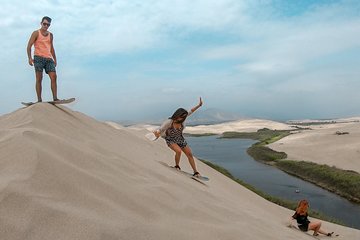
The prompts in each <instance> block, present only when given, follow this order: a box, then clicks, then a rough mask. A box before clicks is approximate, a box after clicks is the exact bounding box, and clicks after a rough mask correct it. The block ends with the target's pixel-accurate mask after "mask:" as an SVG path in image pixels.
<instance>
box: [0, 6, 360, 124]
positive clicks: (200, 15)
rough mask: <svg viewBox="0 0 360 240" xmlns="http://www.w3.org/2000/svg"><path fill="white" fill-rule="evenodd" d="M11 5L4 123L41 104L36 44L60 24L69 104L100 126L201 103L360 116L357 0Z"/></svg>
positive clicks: (240, 109) (301, 115)
mask: <svg viewBox="0 0 360 240" xmlns="http://www.w3.org/2000/svg"><path fill="white" fill-rule="evenodd" d="M0 2H1V8H0V16H1V18H0V32H1V36H2V41H0V49H1V55H0V63H1V64H0V72H1V75H0V115H3V114H6V113H10V112H13V111H15V110H17V109H19V108H20V107H21V104H20V102H22V101H26V102H27V101H35V100H36V93H35V87H34V85H35V74H34V68H33V67H31V66H30V65H29V64H28V59H27V54H26V46H27V42H28V40H29V37H30V35H31V33H32V32H33V31H35V30H37V29H39V28H40V21H41V18H42V17H43V16H50V17H51V18H52V19H53V21H52V23H51V26H50V28H49V31H50V32H52V33H53V34H54V47H55V50H56V55H57V61H58V66H57V74H58V95H59V97H60V98H70V97H75V98H76V101H75V103H73V104H72V105H70V107H71V108H72V109H74V110H76V111H81V112H83V113H85V114H87V115H90V116H92V117H95V118H97V119H99V120H111V121H124V120H126V121H146V120H149V119H161V118H164V117H168V116H170V115H171V114H172V113H173V112H174V111H175V110H176V109H177V108H178V107H184V108H190V107H192V106H195V105H196V104H197V103H198V101H199V97H200V96H201V97H202V99H203V102H204V105H203V107H202V109H203V110H205V109H212V108H215V109H220V110H223V111H227V112H232V113H236V114H240V115H241V116H246V117H254V118H264V119H273V120H289V119H327V118H337V117H351V116H360V104H359V103H360V94H359V90H360V67H359V66H360V41H359V39H360V1H357V0H344V1H332V0H287V1H285V0H131V1H130V0H127V1H125V0H118V1H115V0H114V1H109V0H101V1H100V0H99V1H96V0H92V1H90V0H89V1H86V0H71V1H70V0H69V1H67V0H64V1H60V0H51V1H50V0H48V1H46V0H39V1H37V0H34V1H23V0H0ZM51 98H52V96H51V91H50V81H49V79H48V77H47V76H46V75H45V76H44V80H43V100H51Z"/></svg>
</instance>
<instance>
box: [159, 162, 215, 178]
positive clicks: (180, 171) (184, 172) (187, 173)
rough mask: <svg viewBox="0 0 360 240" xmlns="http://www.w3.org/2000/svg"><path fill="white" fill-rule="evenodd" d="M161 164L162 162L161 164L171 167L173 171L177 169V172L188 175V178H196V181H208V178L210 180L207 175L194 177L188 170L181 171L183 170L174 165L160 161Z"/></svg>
mask: <svg viewBox="0 0 360 240" xmlns="http://www.w3.org/2000/svg"><path fill="white" fill-rule="evenodd" d="M161 164H163V165H165V166H167V167H169V168H171V169H173V170H174V171H177V172H179V173H181V174H184V175H186V176H188V177H190V178H192V179H194V180H196V181H199V180H201V181H205V182H206V181H209V180H210V179H209V178H208V177H205V176H199V177H195V176H193V174H192V173H189V172H186V171H183V170H179V169H176V168H175V167H173V166H170V165H168V164H167V163H163V162H161Z"/></svg>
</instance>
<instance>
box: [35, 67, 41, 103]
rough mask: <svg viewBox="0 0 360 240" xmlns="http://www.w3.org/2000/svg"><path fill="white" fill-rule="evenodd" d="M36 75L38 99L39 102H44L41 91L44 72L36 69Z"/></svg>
mask: <svg viewBox="0 0 360 240" xmlns="http://www.w3.org/2000/svg"><path fill="white" fill-rule="evenodd" d="M35 77H36V84H35V88H36V95H37V99H38V102H42V98H41V91H42V79H43V73H42V72H40V71H35Z"/></svg>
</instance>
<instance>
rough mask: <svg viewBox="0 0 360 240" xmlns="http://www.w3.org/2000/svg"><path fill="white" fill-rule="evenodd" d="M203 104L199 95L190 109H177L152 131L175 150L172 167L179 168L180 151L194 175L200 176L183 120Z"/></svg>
mask: <svg viewBox="0 0 360 240" xmlns="http://www.w3.org/2000/svg"><path fill="white" fill-rule="evenodd" d="M202 104H203V102H202V100H201V97H200V101H199V104H198V105H196V106H195V107H193V108H192V109H191V110H190V111H186V110H185V109H184V108H179V109H177V110H176V111H175V112H174V114H173V115H172V116H171V117H169V119H167V120H165V121H164V122H163V124H162V125H161V126H160V128H159V129H157V130H156V131H154V134H155V136H156V138H158V137H160V136H161V137H163V138H165V140H166V144H167V145H168V146H169V148H171V149H172V150H173V151H174V152H175V166H174V168H176V169H178V170H181V168H180V166H179V164H180V157H181V152H184V153H185V155H186V157H187V158H188V160H189V163H190V166H191V168H192V169H193V171H194V174H193V176H194V177H200V173H199V172H198V170H197V169H196V164H195V160H194V157H193V155H192V152H191V148H190V147H189V146H188V144H187V142H186V140H185V138H184V136H183V131H184V129H185V120H186V118H187V117H188V116H190V115H191V114H192V113H194V112H195V111H196V110H197V109H198V108H199V107H201V106H202Z"/></svg>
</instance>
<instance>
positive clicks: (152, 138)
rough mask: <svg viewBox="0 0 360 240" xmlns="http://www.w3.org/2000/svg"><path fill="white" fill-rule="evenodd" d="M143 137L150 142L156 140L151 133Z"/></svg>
mask: <svg viewBox="0 0 360 240" xmlns="http://www.w3.org/2000/svg"><path fill="white" fill-rule="evenodd" d="M145 137H146V138H147V139H149V140H150V141H155V140H157V139H158V138H157V137H156V136H155V134H154V133H152V132H150V133H147V134H145Z"/></svg>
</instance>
